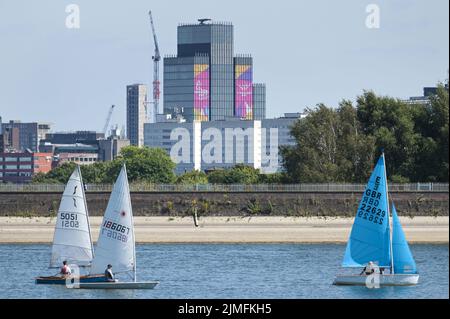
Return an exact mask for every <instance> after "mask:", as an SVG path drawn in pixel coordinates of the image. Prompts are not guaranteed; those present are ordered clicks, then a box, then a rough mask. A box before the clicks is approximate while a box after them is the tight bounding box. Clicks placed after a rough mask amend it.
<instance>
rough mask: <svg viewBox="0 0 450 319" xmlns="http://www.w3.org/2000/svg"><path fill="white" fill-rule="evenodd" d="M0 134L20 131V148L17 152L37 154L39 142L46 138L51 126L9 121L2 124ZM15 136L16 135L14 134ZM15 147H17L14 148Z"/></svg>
mask: <svg viewBox="0 0 450 319" xmlns="http://www.w3.org/2000/svg"><path fill="white" fill-rule="evenodd" d="M0 124H1V128H0V132H4V131H8V130H9V131H13V130H14V129H16V130H17V131H18V136H19V137H18V139H19V143H18V147H17V148H16V150H17V151H26V150H31V151H33V152H37V151H38V149H39V141H40V140H41V139H43V138H45V134H47V133H48V132H49V131H50V124H48V123H37V122H32V123H22V122H21V121H9V122H8V123H1V122H0ZM12 134H13V135H14V133H12ZM13 147H15V146H13Z"/></svg>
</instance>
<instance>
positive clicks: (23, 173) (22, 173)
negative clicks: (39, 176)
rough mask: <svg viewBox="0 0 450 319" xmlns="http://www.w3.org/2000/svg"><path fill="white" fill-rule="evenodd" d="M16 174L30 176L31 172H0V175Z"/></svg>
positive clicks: (9, 175)
mask: <svg viewBox="0 0 450 319" xmlns="http://www.w3.org/2000/svg"><path fill="white" fill-rule="evenodd" d="M17 176H25V177H31V172H4V173H3V172H0V177H17Z"/></svg>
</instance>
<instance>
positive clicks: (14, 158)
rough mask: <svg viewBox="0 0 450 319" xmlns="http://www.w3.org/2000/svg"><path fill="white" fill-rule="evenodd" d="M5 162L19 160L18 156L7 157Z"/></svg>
mask: <svg viewBox="0 0 450 319" xmlns="http://www.w3.org/2000/svg"><path fill="white" fill-rule="evenodd" d="M5 162H17V157H5Z"/></svg>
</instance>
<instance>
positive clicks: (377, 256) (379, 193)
mask: <svg viewBox="0 0 450 319" xmlns="http://www.w3.org/2000/svg"><path fill="white" fill-rule="evenodd" d="M389 215H390V211H389V192H388V185H387V177H386V163H385V157H384V153H382V154H381V156H380V158H379V160H378V162H377V165H376V166H375V168H374V170H373V172H372V175H371V176H370V178H369V181H368V183H367V186H366V188H365V190H364V194H363V196H362V198H361V201H360V203H359V206H358V211H357V214H356V217H355V221H354V223H353V227H352V230H351V233H350V238H349V240H348V243H347V247H346V250H345V254H344V260H343V262H342V267H344V268H362V267H368V269H370V270H372V269H373V273H372V274H373V275H372V274H370V275H369V276H370V277H371V278H370V279H371V280H372V278H373V277H374V276H376V280H377V283H379V284H380V285H382V286H383V285H392V286H397V285H415V284H417V283H418V281H419V275H418V273H417V267H416V264H415V262H414V258H413V256H412V253H411V250H410V249H409V246H408V242H407V241H406V238H405V234H404V232H403V229H402V226H401V224H400V220H399V218H398V216H397V211H396V209H395V206H394V205H392V230H391V223H390V216H389ZM387 269H389V272H388V271H387ZM369 276H368V275H366V274H364V273H363V274H358V275H337V276H336V278H335V280H334V282H333V284H335V285H366V284H367V280H368V277H369Z"/></svg>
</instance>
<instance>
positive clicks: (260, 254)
mask: <svg viewBox="0 0 450 319" xmlns="http://www.w3.org/2000/svg"><path fill="white" fill-rule="evenodd" d="M411 249H412V251H413V254H414V256H415V259H416V262H417V267H418V269H419V272H420V280H419V284H418V285H417V286H413V287H383V288H380V289H367V288H366V287H344V286H333V285H331V283H332V281H333V278H334V275H335V274H336V273H337V272H338V271H339V265H340V263H341V260H342V257H343V254H344V250H345V245H337V244H336V245H334V244H326V245H316V244H309V245H305V244H145V245H144V244H142V245H137V252H136V255H137V264H138V280H142V281H144V280H159V281H160V284H159V285H158V286H157V287H156V288H155V289H154V290H128V291H127V290H122V291H120V290H115V291H113V290H82V289H67V288H65V287H64V286H52V285H35V283H34V277H36V276H39V275H51V274H53V273H54V272H55V271H54V270H48V269H47V268H46V266H47V265H48V262H49V260H50V245H5V244H3V245H0V298H65V299H67V298H150V299H157V298H182V299H184V298H188V299H189V298H283V299H292V298H356V299H360V298H364V299H366V298H448V297H449V269H448V260H449V255H448V245H412V246H411Z"/></svg>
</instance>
